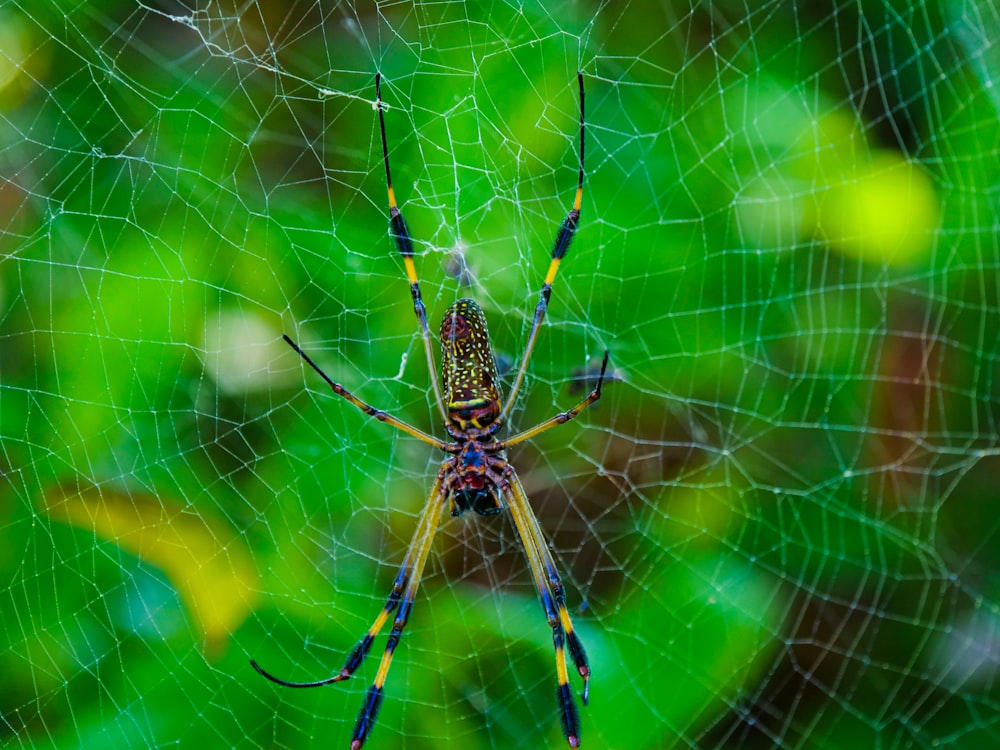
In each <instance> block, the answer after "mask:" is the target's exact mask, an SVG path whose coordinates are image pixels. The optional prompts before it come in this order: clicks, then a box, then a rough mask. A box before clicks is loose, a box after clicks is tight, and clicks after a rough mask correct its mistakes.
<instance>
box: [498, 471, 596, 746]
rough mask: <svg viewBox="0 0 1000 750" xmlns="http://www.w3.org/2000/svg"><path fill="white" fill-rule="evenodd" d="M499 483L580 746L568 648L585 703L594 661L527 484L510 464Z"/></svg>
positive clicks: (567, 732) (570, 738)
mask: <svg viewBox="0 0 1000 750" xmlns="http://www.w3.org/2000/svg"><path fill="white" fill-rule="evenodd" d="M497 486H499V487H500V488H501V489H502V491H503V492H504V494H505V495H506V497H507V505H508V507H509V508H510V513H511V517H512V518H513V520H514V526H515V527H516V528H517V532H518V536H520V537H521V543H522V544H523V546H524V552H525V555H526V556H527V558H528V566H529V567H530V568H531V574H532V576H533V578H534V579H535V588H536V589H537V590H538V596H539V599H540V600H541V603H542V609H544V610H545V617H546V619H547V620H548V623H549V627H550V628H552V643H553V647H554V648H555V656H556V676H557V679H558V688H557V692H556V697H557V700H558V702H559V718H560V721H561V723H562V730H563V736H565V737H566V742H567V743H568V744H569V746H570V747H573V748H575V747H579V746H580V716H579V713H578V711H577V708H576V701H575V700H574V698H573V691H572V689H571V688H570V685H569V671H568V669H567V668H566V648H568V649H569V653H570V658H571V659H572V660H573V665H574V666H575V667H576V670H577V673H578V674H579V675H580V677H581V678H582V679H583V693H582V698H583V703H584V705H586V704H587V701H588V699H589V693H590V665H589V663H588V662H587V654H586V652H585V651H584V648H583V644H582V643H581V642H580V639H579V637H578V636H577V635H576V632H575V631H574V629H573V621H572V619H571V618H570V616H569V611H568V610H567V609H566V593H565V589H564V587H563V584H562V580H561V579H560V577H559V573H558V572H557V570H556V566H555V561H554V560H553V559H552V553H551V552H550V551H549V548H548V545H547V544H546V542H545V539H544V537H543V536H542V530H541V527H539V525H538V521H537V520H536V519H535V514H534V513H533V512H532V511H531V507H530V506H529V504H528V499H527V496H526V495H525V492H524V488H523V487H522V486H521V482H520V480H519V479H518V478H517V474H515V473H514V470H513V469H512V468H511V467H509V466H507V467H505V469H504V473H503V477H502V478H500V477H498V478H497Z"/></svg>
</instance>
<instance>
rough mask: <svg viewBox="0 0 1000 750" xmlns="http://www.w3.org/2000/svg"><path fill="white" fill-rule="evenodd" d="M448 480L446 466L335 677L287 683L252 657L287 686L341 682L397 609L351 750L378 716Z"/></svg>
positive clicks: (315, 685) (363, 656) (356, 667)
mask: <svg viewBox="0 0 1000 750" xmlns="http://www.w3.org/2000/svg"><path fill="white" fill-rule="evenodd" d="M445 482H446V479H445V469H444V468H442V470H441V471H439V472H438V476H437V479H436V480H435V482H434V486H433V487H432V488H431V493H430V497H429V498H428V499H427V504H426V505H425V506H424V510H423V512H422V513H421V515H420V520H419V521H418V522H417V529H416V531H415V532H414V533H413V539H412V540H411V541H410V546H409V547H408V548H407V550H406V557H405V558H404V559H403V564H402V565H400V567H399V572H398V573H397V574H396V579H395V581H393V585H392V591H391V592H390V594H389V598H388V599H386V602H385V605H384V606H383V607H382V611H381V612H379V614H378V617H376V618H375V621H374V622H373V623H372V625H371V627H370V628H368V632H367V633H365V635H364V637H363V638H362V639H361V640H360V641H359V642H358V644H357V645H356V646H355V647H354V649H353V650H352V651H351V653H350V654H349V655H348V657H347V661H346V662H344V666H343V668H342V669H341V670H340V672H338V673H337V674H335V675H334V676H332V677H328V678H327V679H325V680H318V681H316V682H286V681H285V680H281V679H278V678H277V677H274V676H273V675H271V674H269V673H268V672H266V671H264V670H263V669H262V668H261V667H260V666H258V664H257V662H255V661H253V660H251V661H250V664H251V665H252V666H253V668H254V669H256V670H257V672H258V673H260V674H261V675H262V676H264V677H266V678H267V679H269V680H270V681H271V682H275V683H277V684H279V685H283V686H284V687H292V688H311V687H320V686H321V685H329V684H330V683H333V682H341V681H342V680H346V679H347V678H348V677H350V676H351V675H352V674H354V672H355V671H356V670H357V669H358V667H360V666H361V663H362V662H363V661H364V659H365V657H366V656H367V655H368V652H369V651H371V647H372V643H373V642H374V641H375V636H377V635H378V634H379V632H380V631H381V630H382V627H383V626H384V625H385V623H386V621H387V620H388V619H389V616H390V615H391V614H392V613H393V612H394V611H396V610H397V609H398V612H397V613H396V617H395V618H394V619H393V622H392V630H390V631H389V641H388V643H386V646H385V652H384V653H383V654H382V661H381V662H380V663H379V668H378V672H377V673H376V675H375V681H374V682H373V683H372V685H371V687H369V688H368V691H367V693H365V702H364V704H363V705H362V706H361V711H360V712H359V713H358V718H357V721H356V722H355V724H354V732H353V734H352V736H351V750H359V749H360V748H361V747H362V745H364V744H365V740H366V739H368V735H369V733H370V732H371V730H372V727H373V726H374V725H375V720H376V718H378V711H379V708H380V707H381V705H382V697H383V693H382V688H383V685H384V684H385V679H386V676H387V675H388V673H389V665H390V664H391V663H392V656H393V653H394V652H395V650H396V646H397V645H398V644H399V640H400V638H401V637H402V634H403V629H404V628H405V627H406V623H407V621H408V620H409V618H410V611H411V609H412V608H413V600H414V598H415V597H416V594H417V588H418V587H419V585H420V578H421V576H422V575H423V571H424V563H426V562H427V555H428V553H429V552H430V549H431V543H432V542H433V541H434V536H435V534H436V533H437V530H438V527H439V526H440V525H441V511H442V509H443V508H444V493H443V491H442V485H443V484H444V483H445Z"/></svg>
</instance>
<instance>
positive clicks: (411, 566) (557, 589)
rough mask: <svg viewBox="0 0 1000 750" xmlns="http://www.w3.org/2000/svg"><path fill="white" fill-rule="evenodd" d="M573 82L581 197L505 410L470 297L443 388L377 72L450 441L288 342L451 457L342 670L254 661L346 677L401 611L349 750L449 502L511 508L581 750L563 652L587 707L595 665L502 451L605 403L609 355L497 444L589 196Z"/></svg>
mask: <svg viewBox="0 0 1000 750" xmlns="http://www.w3.org/2000/svg"><path fill="white" fill-rule="evenodd" d="M577 81H578V83H579V86H580V171H579V177H578V179H577V186H576V197H575V199H574V201H573V208H572V209H570V212H569V214H567V216H566V218H565V219H564V220H563V222H562V224H561V225H560V227H559V232H558V233H557V234H556V241H555V244H554V246H553V248H552V261H551V263H550V265H549V270H548V273H547V274H546V276H545V281H544V283H543V284H542V289H541V293H540V297H539V300H538V305H537V306H536V307H535V315H534V319H533V320H532V323H531V332H530V333H529V334H528V343H527V344H526V345H525V350H524V355H523V356H522V358H521V364H520V366H519V367H518V370H517V375H516V376H515V378H514V385H513V387H512V388H511V392H510V395H509V396H508V397H507V400H506V402H505V403H504V404H503V407H502V408H501V406H500V403H501V399H502V397H501V394H500V385H499V380H500V378H499V376H498V375H497V368H496V362H495V360H494V357H493V350H492V347H491V346H490V340H489V334H488V332H487V329H486V318H485V316H484V315H483V311H482V309H481V308H480V307H479V305H478V304H476V302H475V301H473V300H471V299H460V300H458V301H457V302H455V303H454V304H452V305H451V306H450V307H449V308H448V310H447V312H446V313H445V316H444V320H442V321H441V335H440V340H441V384H440V385H439V384H438V379H437V372H436V370H435V367H434V354H433V351H432V347H431V335H430V330H429V329H428V326H427V311H426V308H425V307H424V302H423V299H422V298H421V295H420V283H419V280H418V278H417V271H416V267H415V266H414V264H413V241H412V239H411V238H410V233H409V229H408V228H407V226H406V222H405V221H404V220H403V214H402V213H400V210H399V208H398V206H397V205H396V195H395V193H394V192H393V189H392V175H391V174H390V172H389V147H388V145H387V143H386V137H385V116H384V114H383V110H382V89H381V75H379V74H376V76H375V106H376V108H377V109H378V119H379V129H380V131H381V135H382V156H383V160H384V162H385V180H386V186H387V188H388V192H389V222H390V233H391V235H392V238H393V240H394V241H395V243H396V248H397V249H398V251H399V253H400V255H402V256H403V265H404V266H405V267H406V275H407V277H408V279H409V282H410V293H411V296H412V297H413V311H414V313H415V314H416V316H417V320H418V321H419V323H420V331H421V334H422V336H423V341H424V349H425V351H426V353H427V365H428V368H429V371H430V377H431V383H432V386H433V388H434V395H435V399H436V401H437V405H438V409H439V411H440V412H441V416H442V418H443V419H444V425H445V429H446V430H447V432H448V435H449V437H450V438H451V442H445V441H443V440H439V439H437V438H435V437H433V436H431V435H428V434H427V433H426V432H423V431H422V430H420V429H418V428H416V427H413V426H411V425H409V424H407V423H406V422H403V421H401V420H399V419H397V418H396V417H393V416H391V415H390V414H387V413H386V412H384V411H382V410H380V409H376V408H375V407H373V406H370V405H369V404H367V403H365V402H364V401H362V400H361V399H359V398H357V397H356V396H355V395H354V394H352V393H351V392H350V391H348V390H347V389H346V388H344V386H342V385H340V384H339V383H336V382H334V381H333V380H332V379H331V378H330V377H329V376H328V375H327V374H326V373H325V372H323V370H321V369H320V368H319V366H318V365H317V364H316V363H315V362H313V360H312V359H310V357H309V356H308V355H307V354H306V353H305V352H304V351H302V349H301V348H299V346H298V344H296V343H295V342H294V341H292V340H291V339H290V338H289V337H288V336H285V337H284V339H285V341H286V342H288V345H289V346H291V347H292V348H293V349H294V350H295V351H296V352H297V353H298V355H299V356H300V357H301V358H302V359H303V360H304V361H305V363H306V364H308V365H309V366H310V367H311V368H312V369H313V370H315V371H316V372H317V373H318V374H319V376H320V377H321V378H323V380H325V381H326V384H327V385H329V386H330V388H331V389H332V390H333V392H334V393H336V394H337V395H338V396H341V397H343V398H345V399H347V400H348V401H350V402H351V403H352V404H354V406H356V407H357V408H358V409H360V410H361V411H363V412H364V413H365V414H367V415H369V416H371V417H374V418H375V419H378V420H380V421H382V422H385V423H387V424H390V425H392V426H393V427H395V428H396V429H398V430H401V431H403V432H405V433H407V434H408V435H412V436H413V437H415V438H417V439H418V440H422V441H423V442H425V443H427V444H428V445H431V446H433V447H435V448H437V449H439V450H441V451H444V452H445V453H446V454H448V455H447V457H446V458H445V459H444V461H442V463H441V468H440V469H439V471H438V473H437V477H436V478H435V480H434V484H433V486H432V487H431V492H430V497H429V498H428V500H427V504H426V505H425V506H424V510H423V512H422V513H421V515H420V520H419V521H418V522H417V530H416V532H415V533H414V535H413V539H412V541H411V542H410V546H409V547H408V548H407V551H406V556H405V557H404V559H403V563H402V565H401V566H400V568H399V572H398V573H397V574H396V578H395V580H394V582H393V585H392V591H391V593H390V594H389V597H388V599H387V600H386V603H385V605H384V606H383V607H382V611H381V612H380V613H379V615H378V617H376V618H375V621H374V622H373V623H372V625H371V627H370V628H368V632H367V633H365V635H364V637H363V638H362V639H361V641H360V642H359V643H358V644H357V645H356V646H355V647H354V649H353V650H352V651H351V653H350V654H349V655H348V657H347V661H346V662H345V663H344V666H343V668H341V670H340V672H338V673H337V674H335V675H333V676H332V677H328V678H326V679H324V680H318V681H316V682H288V681H286V680H282V679H279V678H277V677H275V676H274V675H272V674H270V673H268V672H266V671H265V670H264V669H263V668H262V667H260V666H259V665H258V664H257V662H256V661H253V660H251V661H250V664H251V665H252V666H253V668H254V669H255V670H257V672H259V673H260V674H261V675H263V676H264V677H266V678H267V679H269V680H270V681H271V682H275V683H277V684H279V685H283V686H285V687H291V688H312V687H320V686H321V685H329V684H330V683H333V682H340V681H342V680H346V679H347V678H349V677H350V676H351V675H352V674H354V672H355V671H356V670H357V669H358V667H360V666H361V662H362V661H364V659H365V657H366V656H367V655H368V652H369V651H370V650H371V647H372V644H373V642H374V640H375V636H376V635H378V633H379V632H380V631H381V630H382V628H383V626H384V625H385V623H386V621H387V620H388V619H389V617H390V615H392V613H393V612H396V616H395V618H394V619H393V621H392V630H391V631H390V633H389V640H388V642H387V643H386V646H385V651H384V652H383V654H382V661H381V662H380V663H379V667H378V672H377V673H376V675H375V680H374V682H373V683H372V685H371V687H369V688H368V692H367V694H366V695H365V702H364V704H363V705H362V707H361V711H360V713H359V714H358V718H357V722H356V723H355V725H354V733H353V735H352V737H351V750H359V748H361V746H362V745H364V743H365V740H367V739H368V735H369V733H370V732H371V730H372V727H373V726H374V724H375V719H376V717H377V715H378V710H379V707H380V706H381V704H382V697H383V692H382V690H383V686H384V685H385V681H386V676H387V675H388V673H389V666H390V664H391V663H392V657H393V654H394V653H395V651H396V647H397V646H398V645H399V641H400V639H401V638H402V635H403V629H404V628H405V627H406V623H407V621H408V620H409V617H410V611H411V609H412V608H413V601H414V599H415V597H416V594H417V587H418V585H419V583H420V577H421V575H422V573H423V570H424V563H425V562H426V561H427V555H428V553H429V552H430V548H431V542H432V541H433V539H434V535H435V533H436V532H437V530H438V526H439V525H440V521H441V515H442V512H443V509H444V506H445V505H446V504H447V505H448V507H449V509H450V511H451V515H452V516H459V515H461V514H462V513H463V512H465V511H467V510H470V509H471V510H473V511H475V512H476V513H479V514H480V515H484V516H488V515H495V514H497V513H500V512H502V511H503V509H504V508H505V507H506V508H507V509H508V510H509V511H510V514H511V517H512V518H513V521H514V526H515V528H516V529H517V534H518V536H519V537H520V540H521V544H522V545H523V547H524V552H525V555H526V557H527V559H528V565H529V567H530V568H531V574H532V577H533V578H534V582H535V587H536V589H537V590H538V596H539V598H540V600H541V604H542V609H543V610H544V611H545V617H546V619H547V621H548V624H549V627H550V628H551V629H552V642H553V645H554V647H555V657H556V676H557V678H558V683H559V685H558V691H557V698H558V702H559V714H560V719H561V723H562V730H563V735H564V736H565V737H566V741H567V742H568V743H569V746H570V747H579V746H580V719H579V715H578V713H577V708H576V702H575V701H574V699H573V694H572V691H571V690H570V686H569V672H568V669H567V665H566V652H565V650H566V649H567V648H568V649H569V655H570V658H571V659H572V661H573V665H574V666H575V667H576V671H577V672H578V673H579V675H580V677H581V678H582V679H583V692H582V694H581V697H582V699H583V703H584V705H586V704H587V699H588V692H589V686H590V666H589V664H588V663H587V655H586V652H585V651H584V649H583V644H582V643H581V642H580V639H579V637H578V636H577V634H576V632H575V631H574V630H573V621H572V620H571V619H570V616H569V611H568V610H567V609H566V592H565V589H564V587H563V584H562V580H561V579H560V577H559V572H558V570H557V569H556V564H555V560H554V558H553V557H552V552H551V551H550V550H549V547H548V544H547V543H546V541H545V538H544V536H543V535H542V529H541V527H540V526H539V524H538V520H537V519H536V518H535V514H534V513H533V512H532V510H531V505H530V503H529V502H528V498H527V495H526V494H525V490H524V487H523V486H522V485H521V481H520V479H518V476H517V473H516V472H515V471H514V468H513V467H512V466H511V465H510V464H509V463H508V462H507V457H506V449H507V448H509V447H511V446H513V445H517V444H518V443H523V442H524V441H526V440H529V439H531V438H533V437H535V436H536V435H538V434H540V433H542V432H545V431H546V430H548V429H550V428H551V427H555V426H556V425H558V424H562V423H563V422H568V421H569V420H571V419H573V418H574V417H576V415H577V414H579V413H580V412H581V411H583V410H584V409H585V408H587V407H588V406H590V405H591V404H592V403H594V402H595V401H597V400H598V399H599V398H600V397H601V386H602V384H603V383H604V375H605V372H606V371H607V367H608V352H604V361H603V363H602V365H601V374H600V377H599V378H598V381H597V387H595V388H594V390H593V391H591V392H590V395H588V396H587V397H586V398H585V399H583V401H581V402H580V403H579V404H577V405H576V406H574V407H573V408H572V409H570V410H569V411H565V412H562V413H560V414H557V415H556V416H554V417H551V418H550V419H547V420H545V421H544V422H541V423H539V424H537V425H535V426H534V427H532V428H530V429H528V430H524V431H523V432H519V433H517V434H516V435H514V436H513V437H510V438H507V439H506V440H498V439H497V438H496V434H497V432H498V431H499V430H500V428H501V427H502V426H503V425H504V424H505V423H506V421H507V418H508V417H509V415H510V412H511V409H512V408H513V405H514V400H515V398H516V397H517V393H518V390H520V388H521V384H522V383H523V381H524V376H525V372H526V371H527V368H528V360H529V359H530V358H531V352H532V350H533V349H534V347H535V340H536V339H537V337H538V330H539V327H540V326H541V323H542V320H543V319H544V318H545V311H546V309H547V308H548V304H549V297H550V296H551V294H552V283H553V281H554V280H555V277H556V273H557V271H558V270H559V263H560V261H561V260H562V259H563V257H565V255H566V252H567V250H569V245H570V242H571V241H572V239H573V235H574V234H575V233H576V227H577V223H578V221H579V218H580V202H581V199H582V197H583V143H584V139H583V134H584V114H583V74H582V73H577ZM442 393H444V394H445V398H442ZM446 403H447V406H446V405H445V404H446Z"/></svg>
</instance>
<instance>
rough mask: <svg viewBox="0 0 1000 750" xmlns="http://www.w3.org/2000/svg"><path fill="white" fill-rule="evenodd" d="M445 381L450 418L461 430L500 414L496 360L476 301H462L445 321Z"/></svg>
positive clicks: (483, 424) (484, 424) (482, 424)
mask: <svg viewBox="0 0 1000 750" xmlns="http://www.w3.org/2000/svg"><path fill="white" fill-rule="evenodd" d="M441 380H442V384H443V385H444V396H445V401H446V402H447V408H448V419H449V420H451V422H452V424H454V425H455V427H457V428H458V429H459V430H467V429H482V428H485V427H488V426H489V425H491V424H493V422H495V421H496V419H497V417H498V416H500V386H499V385H498V382H499V376H498V375H497V365H496V360H495V359H494V357H493V348H492V347H491V346H490V337H489V331H488V330H487V329H486V316H485V315H483V310H482V308H481V307H480V306H479V305H478V304H476V302H475V301H474V300H471V299H460V300H458V301H457V302H455V303H454V304H452V305H451V307H449V308H448V311H447V312H446V313H445V315H444V320H442V321H441Z"/></svg>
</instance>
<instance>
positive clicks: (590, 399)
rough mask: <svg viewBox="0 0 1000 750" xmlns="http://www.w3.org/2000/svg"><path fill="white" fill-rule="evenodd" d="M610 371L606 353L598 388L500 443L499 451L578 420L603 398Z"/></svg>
mask: <svg viewBox="0 0 1000 750" xmlns="http://www.w3.org/2000/svg"><path fill="white" fill-rule="evenodd" d="M607 369H608V352H607V351H605V352H604V362H603V363H602V364H601V376H600V377H599V378H598V379H597V386H596V387H595V388H594V390H592V391H591V392H590V395H589V396H587V398H585V399H584V400H583V401H581V402H580V403H578V404H577V405H576V406H574V407H573V408H572V409H570V410H569V411H564V412H562V413H561V414H556V415H555V416H554V417H551V418H550V419H546V420H545V421H544V422H542V423H540V424H537V425H535V426H534V427H532V428H530V429H527V430H525V431H524V432H519V433H517V434H516V435H513V436H511V437H509V438H508V439H507V440H503V441H500V442H499V443H498V446H499V447H498V448H497V450H506V449H507V448H509V447H510V446H512V445H517V444H518V443H523V442H524V441H525V440H531V438H533V437H535V436H536V435H539V434H540V433H543V432H545V431H546V430H548V429H551V428H553V427H555V426H556V425H559V424H564V423H565V422H568V421H570V420H571V419H576V417H577V415H578V414H579V413H580V412H582V411H583V410H584V409H586V408H587V407H588V406H590V405H591V404H592V403H594V402H595V401H597V400H598V399H599V398H600V397H601V387H602V386H603V385H604V373H605V372H607Z"/></svg>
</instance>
